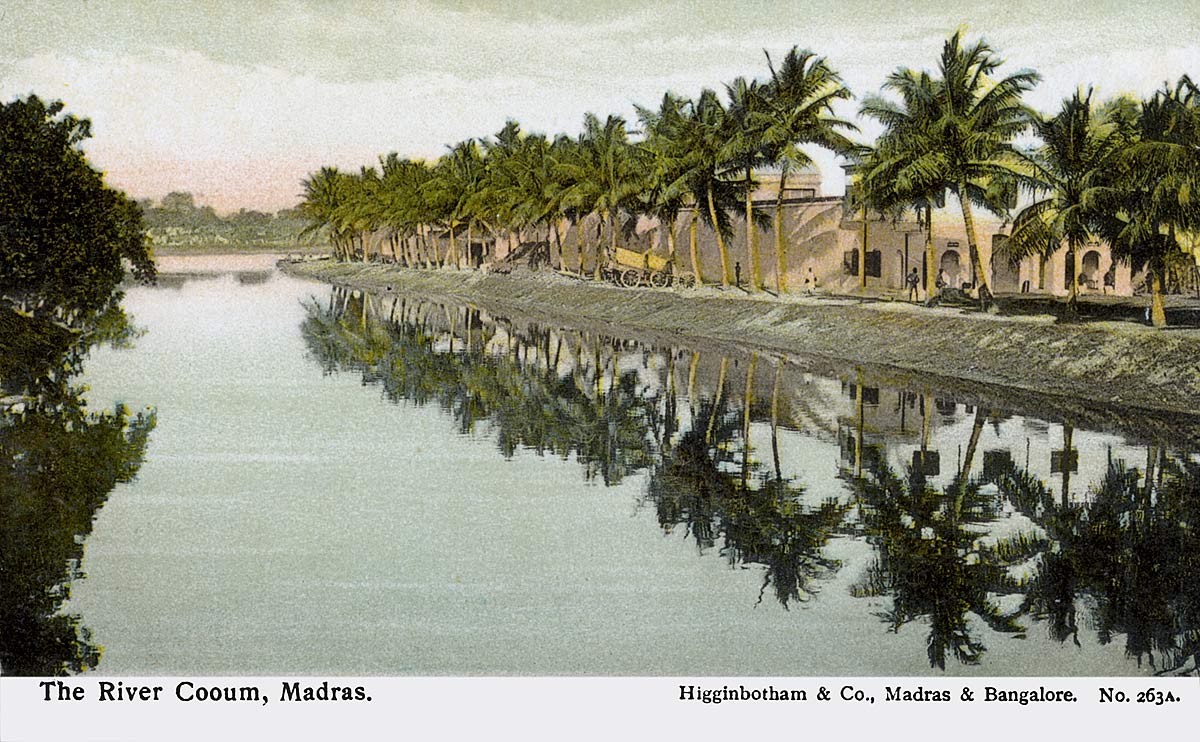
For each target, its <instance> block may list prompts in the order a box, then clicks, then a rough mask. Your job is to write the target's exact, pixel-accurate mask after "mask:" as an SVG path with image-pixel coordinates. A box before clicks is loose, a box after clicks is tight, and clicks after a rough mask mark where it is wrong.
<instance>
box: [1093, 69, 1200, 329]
mask: <svg viewBox="0 0 1200 742" xmlns="http://www.w3.org/2000/svg"><path fill="white" fill-rule="evenodd" d="M1126 121H1131V122H1132V123H1133V126H1134V127H1135V131H1136V141H1135V142H1133V143H1132V144H1131V145H1130V146H1129V147H1128V148H1127V149H1126V151H1125V152H1123V153H1122V155H1121V157H1120V158H1119V162H1118V164H1117V166H1116V167H1115V168H1114V169H1113V172H1112V173H1111V178H1110V182H1109V184H1108V187H1107V188H1105V189H1104V190H1102V191H1101V193H1100V195H1099V197H1098V199H1097V201H1098V208H1099V210H1100V211H1101V212H1102V213H1103V214H1105V215H1106V218H1104V219H1102V220H1101V222H1100V225H1099V231H1100V234H1101V235H1102V236H1103V237H1104V238H1105V239H1106V240H1107V241H1108V243H1109V244H1110V245H1111V246H1112V249H1113V253H1114V255H1115V256H1117V257H1120V258H1122V259H1124V260H1128V261H1129V262H1130V263H1132V265H1133V267H1134V268H1135V269H1139V268H1142V267H1144V268H1145V269H1146V274H1147V282H1148V283H1149V284H1150V290H1151V307H1150V317H1151V323H1152V324H1153V325H1154V326H1155V327H1164V326H1166V324H1167V318H1166V311H1165V309H1164V307H1163V283H1164V280H1165V278H1166V276H1167V274H1168V273H1169V272H1170V271H1171V268H1172V266H1173V264H1179V263H1183V262H1186V261H1190V260H1191V256H1189V255H1187V254H1185V252H1184V250H1183V249H1182V243H1183V241H1184V240H1185V239H1187V238H1191V237H1194V235H1195V233H1196V232H1197V231H1198V230H1200V200H1198V199H1197V194H1200V90H1198V89H1197V86H1196V85H1195V83H1193V82H1192V80H1191V79H1190V78H1188V77H1187V76H1184V77H1183V78H1181V79H1180V80H1179V82H1178V83H1177V84H1176V85H1175V87H1174V88H1171V87H1164V88H1163V89H1161V90H1159V91H1158V92H1157V93H1155V94H1154V95H1153V96H1152V97H1151V98H1150V99H1149V100H1146V101H1143V102H1142V104H1141V106H1140V107H1139V109H1138V110H1137V112H1136V117H1135V118H1134V117H1132V115H1131V116H1130V118H1128V119H1126Z"/></svg>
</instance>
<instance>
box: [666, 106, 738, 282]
mask: <svg viewBox="0 0 1200 742" xmlns="http://www.w3.org/2000/svg"><path fill="white" fill-rule="evenodd" d="M726 118H727V112H726V110H725V106H724V105H723V104H722V103H721V100H720V98H718V97H717V94H716V93H715V92H713V91H712V90H710V89H708V88H705V89H704V90H702V91H701V92H700V97H699V98H697V99H696V100H695V101H692V102H691V103H690V104H689V105H688V106H687V111H686V115H684V116H683V117H682V118H681V119H680V121H679V122H678V127H677V129H676V131H675V132H674V135H675V136H676V137H677V138H678V143H677V147H678V149H679V151H681V152H686V153H687V154H686V156H685V158H684V159H683V160H682V161H681V162H680V176H679V179H678V182H679V184H680V187H681V188H683V189H685V190H686V192H687V193H689V194H690V195H691V197H692V202H693V203H694V204H695V205H696V212H697V216H698V217H699V218H700V219H702V220H703V221H704V222H705V223H706V224H708V226H709V227H711V228H712V230H713V232H714V233H715V234H716V237H717V250H718V251H719V252H720V255H721V284H722V285H723V286H725V287H728V286H729V285H730V284H731V283H732V282H733V275H732V271H731V270H730V265H729V250H728V248H727V247H726V244H725V237H726V236H727V235H729V234H730V233H731V231H732V229H731V226H730V221H729V214H728V210H730V209H733V208H737V206H738V205H739V204H740V203H741V201H742V199H741V191H740V188H739V186H738V184H737V183H733V182H731V181H729V180H728V179H726V177H725V174H726V172H727V170H728V161H727V159H726V157H727V152H728V150H727V146H726V145H727V140H728V132H729V129H728V124H727V122H726ZM695 223H696V220H695V218H693V221H692V224H693V225H694V224H695ZM697 280H699V264H698V263H697Z"/></svg>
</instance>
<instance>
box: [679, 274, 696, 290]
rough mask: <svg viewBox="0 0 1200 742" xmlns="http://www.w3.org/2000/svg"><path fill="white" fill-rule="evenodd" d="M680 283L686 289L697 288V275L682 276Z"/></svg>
mask: <svg viewBox="0 0 1200 742" xmlns="http://www.w3.org/2000/svg"><path fill="white" fill-rule="evenodd" d="M679 283H680V285H682V286H683V287H684V288H685V289H691V288H695V287H696V277H695V276H680V277H679Z"/></svg>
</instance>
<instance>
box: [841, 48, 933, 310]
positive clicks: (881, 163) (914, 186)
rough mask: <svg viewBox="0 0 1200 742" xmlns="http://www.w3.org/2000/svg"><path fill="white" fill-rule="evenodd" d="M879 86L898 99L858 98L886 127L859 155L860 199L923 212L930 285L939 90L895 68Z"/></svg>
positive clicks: (929, 295) (928, 301) (921, 76)
mask: <svg viewBox="0 0 1200 742" xmlns="http://www.w3.org/2000/svg"><path fill="white" fill-rule="evenodd" d="M884 87H885V88H888V89H891V90H893V91H895V92H896V93H898V94H899V95H900V98H901V102H900V103H899V104H896V103H893V102H892V101H890V100H887V99H885V98H882V97H879V96H867V98H866V100H865V101H864V102H863V106H862V113H863V114H865V115H867V116H870V117H871V118H874V119H876V120H878V121H879V122H880V123H882V124H883V125H884V126H885V127H886V130H885V131H884V133H883V135H882V136H880V137H879V139H878V140H877V141H876V143H875V146H874V147H869V148H864V150H863V151H862V153H861V155H860V162H861V163H862V165H861V170H860V177H859V188H860V191H861V198H862V199H863V200H864V202H869V203H871V205H872V206H873V207H874V208H877V209H879V210H883V211H887V210H891V209H904V208H911V209H913V210H914V211H915V212H916V213H917V215H918V218H920V215H921V214H922V213H924V219H923V221H924V232H925V273H926V275H925V280H926V283H925V285H926V286H927V287H932V286H933V285H934V283H935V282H936V280H937V252H936V248H935V246H934V241H933V208H934V206H935V205H936V206H938V207H941V206H944V205H945V194H946V184H945V180H944V179H943V178H941V177H940V175H941V174H940V171H939V168H938V167H937V162H936V156H935V155H934V154H933V149H934V144H933V142H932V137H931V135H930V131H931V130H932V129H933V122H934V121H935V120H936V119H937V115H938V114H937V97H938V90H937V86H936V84H935V82H934V80H933V78H932V77H931V76H930V75H929V74H928V73H926V72H920V73H916V72H913V71H911V70H897V71H896V72H895V73H893V74H892V75H891V76H890V77H889V78H888V81H887V82H886V83H885V85H884ZM933 300H934V294H933V292H932V291H929V292H927V295H926V304H927V305H929V304H932V303H933Z"/></svg>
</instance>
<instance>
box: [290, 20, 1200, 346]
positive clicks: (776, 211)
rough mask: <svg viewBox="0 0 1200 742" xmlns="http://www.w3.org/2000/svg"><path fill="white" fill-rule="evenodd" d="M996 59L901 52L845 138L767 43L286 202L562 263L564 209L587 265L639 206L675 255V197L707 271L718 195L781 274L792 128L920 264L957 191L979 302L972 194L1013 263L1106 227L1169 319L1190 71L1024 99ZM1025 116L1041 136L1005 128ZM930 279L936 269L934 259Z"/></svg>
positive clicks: (1104, 234)
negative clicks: (621, 100)
mask: <svg viewBox="0 0 1200 742" xmlns="http://www.w3.org/2000/svg"><path fill="white" fill-rule="evenodd" d="M1001 64H1002V60H1001V59H1000V58H999V56H998V55H997V54H996V53H995V52H994V51H993V50H992V49H991V48H990V47H989V46H988V45H987V44H986V43H985V42H983V41H977V42H975V43H973V44H968V43H966V42H965V41H964V39H963V38H962V35H961V33H956V34H954V35H953V36H952V37H950V39H948V40H947V41H946V42H945V44H944V46H943V49H942V54H941V56H940V58H939V60H938V65H937V69H936V70H935V71H933V72H929V71H920V72H918V71H915V70H911V69H908V68H900V69H897V70H896V71H895V72H894V73H893V74H892V75H890V76H889V77H888V79H887V81H886V82H885V84H884V91H883V92H884V93H885V94H879V95H869V96H867V97H866V98H865V99H864V100H863V102H862V105H861V108H860V112H861V113H862V114H863V115H864V116H866V117H869V118H872V119H875V120H877V121H878V122H880V123H881V124H882V125H883V127H884V131H883V133H882V134H881V136H880V137H879V138H878V139H877V140H876V142H875V143H874V144H873V145H863V144H860V143H856V142H855V141H854V140H852V139H851V136H852V135H853V134H854V133H855V132H856V131H857V127H855V125H854V124H852V123H851V122H849V121H846V120H844V119H841V118H838V117H837V116H836V115H835V114H834V110H833V107H834V103H835V102H837V101H839V100H846V99H850V98H851V97H852V95H851V93H850V91H849V89H848V88H847V87H846V86H845V85H844V84H843V82H842V80H841V78H840V76H839V75H838V73H837V72H836V71H835V70H834V69H833V68H832V67H830V65H829V64H828V63H827V62H826V60H824V59H823V58H820V57H817V56H815V55H814V54H812V53H811V52H808V51H801V50H800V49H798V48H793V49H792V50H791V51H789V52H788V53H787V55H786V56H785V57H784V58H783V59H782V60H781V61H780V63H779V64H778V65H776V64H775V62H774V61H773V60H772V59H771V58H770V56H769V55H767V69H768V75H767V76H766V77H765V78H763V79H755V80H747V79H745V78H738V79H736V80H734V81H733V82H731V83H728V84H726V85H725V86H724V95H723V96H722V95H721V94H719V93H718V92H716V91H714V90H711V89H705V90H703V91H701V93H700V95H699V96H698V97H697V98H695V99H689V98H686V97H681V96H678V95H675V94H673V93H669V92H668V93H666V94H664V96H663V98H662V100H661V101H660V103H659V104H658V106H657V107H656V108H653V107H641V106H638V107H637V112H638V124H639V126H640V130H639V131H638V132H636V133H635V132H633V131H631V129H630V124H629V122H627V121H626V120H625V119H623V118H622V117H620V116H615V115H610V116H608V117H607V118H605V119H604V120H601V119H600V118H599V117H597V116H595V115H593V114H590V113H589V114H588V115H587V116H586V117H585V118H584V125H583V129H582V131H581V133H580V134H579V135H578V136H575V137H571V136H568V135H565V134H559V135H557V136H554V137H547V136H546V135H543V134H531V133H527V132H524V131H522V130H521V128H520V125H519V124H518V123H517V122H515V121H509V122H508V123H507V124H506V125H505V127H504V128H503V129H502V130H501V131H500V132H498V133H497V134H496V135H495V136H494V137H492V138H488V139H483V140H475V139H468V140H465V141H463V142H459V143H457V144H454V145H452V146H450V147H449V149H448V151H447V153H446V154H445V155H443V156H442V157H440V158H439V159H438V160H436V161H435V162H425V161H419V160H410V159H403V158H400V157H399V156H397V155H395V154H390V155H388V156H387V157H385V158H381V161H380V164H379V167H364V168H362V169H361V171H360V172H358V173H345V172H341V171H339V170H337V169H336V168H332V167H326V168H322V169H321V170H320V171H318V172H316V173H314V174H313V175H312V176H310V177H309V178H308V179H307V180H306V181H305V184H304V185H305V198H304V202H303V204H302V205H301V209H302V211H303V213H304V214H305V216H306V217H307V218H308V219H309V221H310V225H311V226H310V229H311V230H328V232H329V234H330V236H331V240H332V242H333V245H334V248H335V252H336V254H337V256H338V258H339V259H342V260H351V259H354V258H355V257H358V258H361V259H362V260H364V261H365V260H369V259H370V258H371V255H372V251H374V252H375V254H376V255H382V254H383V253H382V244H381V243H382V240H388V241H390V244H391V251H390V252H391V255H393V256H395V259H397V260H398V261H400V262H402V263H404V264H405V265H406V266H422V267H441V266H446V265H449V266H454V267H458V266H460V265H462V264H463V263H464V258H469V254H468V255H464V251H463V249H461V248H460V240H462V241H463V244H465V245H466V246H468V247H467V248H466V249H467V250H468V251H469V250H471V249H472V248H471V247H469V246H471V245H474V244H476V243H475V239H476V235H481V236H483V237H484V242H485V243H492V242H495V241H500V240H508V241H510V242H514V243H516V244H521V243H523V242H543V243H544V244H545V245H547V246H550V245H553V247H554V252H555V253H556V255H557V262H558V267H559V268H560V269H564V268H567V266H566V264H565V258H564V246H563V241H564V235H565V232H567V231H569V230H570V228H571V227H572V226H573V227H574V229H575V239H576V245H575V252H576V255H577V264H576V266H575V267H576V268H577V269H578V270H579V272H580V273H583V271H584V255H585V253H589V254H590V255H591V256H592V259H591V264H592V270H593V273H594V275H595V276H596V277H597V278H598V277H599V276H600V273H601V268H602V266H603V265H605V264H606V263H607V262H608V261H611V260H612V258H613V255H614V253H615V250H616V248H617V246H618V244H619V243H620V242H621V241H622V239H625V238H627V237H628V236H629V235H630V234H631V233H632V231H633V228H634V225H635V224H636V220H637V218H638V217H639V216H650V217H654V218H657V219H658V221H659V223H660V224H661V225H663V226H664V227H665V232H666V236H667V251H668V260H669V261H670V264H671V265H672V266H673V267H674V266H676V265H677V264H678V256H677V246H676V234H677V232H676V226H677V221H678V220H679V219H680V217H681V215H684V214H690V218H688V219H687V222H688V225H689V228H688V235H689V253H690V254H689V258H690V264H691V266H692V270H693V271H694V273H695V274H696V275H695V277H696V279H697V280H699V281H700V282H703V281H704V276H703V275H702V270H701V264H700V256H699V248H698V243H697V238H696V229H697V225H698V223H703V224H705V225H706V226H707V227H708V228H710V229H712V230H713V232H714V233H715V235H716V242H717V249H718V252H719V253H720V266H721V268H720V273H721V276H720V281H721V284H722V285H723V286H729V285H731V284H732V283H733V282H734V272H733V271H732V270H731V261H730V246H729V241H730V239H731V237H732V234H733V223H734V222H733V219H734V217H733V216H732V215H733V214H737V213H739V212H743V213H744V218H745V221H746V224H747V225H748V228H747V229H746V230H745V240H746V245H745V254H746V256H747V257H748V259H749V262H750V266H749V268H750V275H749V279H750V280H749V287H750V289H751V290H752V291H758V290H760V289H762V288H763V266H762V261H761V250H760V245H759V244H758V239H759V232H760V230H762V231H764V232H769V233H771V234H773V235H774V239H775V246H774V247H775V249H774V253H775V261H776V266H775V270H774V271H773V272H774V275H775V284H776V285H775V289H776V290H777V291H778V292H780V293H783V292H786V291H787V271H786V266H787V259H788V256H787V250H788V243H787V237H786V232H785V229H784V224H783V219H784V208H783V199H784V194H785V188H786V185H787V179H788V176H789V174H791V173H793V172H795V171H796V170H797V169H798V168H803V167H805V166H807V165H809V164H810V162H811V160H810V157H809V155H808V154H807V153H806V150H805V148H806V147H810V146H817V147H823V148H826V149H828V150H831V151H833V152H835V153H837V154H839V155H841V156H843V157H845V158H847V159H848V160H850V161H851V162H852V163H854V164H855V165H856V170H857V175H856V179H857V183H856V185H855V187H856V188H857V189H858V191H859V193H860V194H861V196H862V200H861V202H862V209H863V211H864V222H865V221H866V218H865V217H866V214H865V212H866V211H867V210H871V211H874V212H877V213H883V214H892V215H895V216H897V217H899V216H901V215H903V213H904V212H906V211H907V212H910V213H915V214H917V215H918V217H919V218H923V221H924V227H925V235H926V250H927V251H928V253H929V255H928V259H927V261H926V265H927V267H928V270H929V271H930V272H931V273H932V272H935V271H936V270H937V268H936V265H937V262H936V260H935V259H934V258H935V255H934V254H933V250H934V247H933V245H934V243H933V235H932V227H933V222H932V210H933V208H935V207H940V206H943V205H945V203H946V199H947V195H948V194H953V196H954V197H955V198H956V200H957V201H958V203H959V206H960V209H961V212H962V219H963V225H964V227H965V230H966V238H967V242H968V247H969V252H970V259H971V260H972V263H973V266H974V268H975V275H976V276H977V277H978V280H979V284H978V294H979V299H980V302H981V304H982V305H983V306H984V307H985V308H986V307H987V306H988V305H989V304H990V302H991V297H992V293H991V289H990V286H989V285H988V281H987V276H988V272H987V271H986V270H985V266H984V265H983V262H982V259H981V257H980V253H979V247H978V236H977V233H976V226H975V211H976V209H980V208H981V209H985V210H988V211H991V212H993V213H995V214H998V215H1001V216H1003V217H1005V218H1006V219H1011V220H1012V222H1013V230H1012V235H1011V238H1010V239H1009V240H1008V242H1007V248H1006V255H1007V257H1008V259H1009V260H1011V261H1013V262H1014V263H1015V262H1018V261H1019V260H1020V259H1022V258H1024V257H1027V256H1030V255H1040V256H1042V257H1045V256H1047V255H1049V254H1050V253H1053V252H1055V251H1057V250H1058V249H1060V248H1061V247H1062V246H1063V245H1064V244H1065V245H1066V248H1067V250H1068V264H1073V263H1072V261H1073V260H1074V257H1075V254H1076V251H1077V249H1078V247H1079V246H1080V245H1081V244H1084V243H1086V242H1087V241H1089V240H1091V239H1094V238H1097V237H1099V238H1102V239H1104V240H1106V241H1107V242H1108V243H1109V244H1110V245H1111V247H1112V250H1113V255H1114V257H1115V258H1118V259H1123V260H1126V261H1129V262H1131V263H1132V264H1133V268H1134V269H1135V270H1142V269H1143V268H1144V269H1145V270H1146V274H1147V277H1148V283H1149V284H1150V286H1151V288H1152V291H1153V301H1152V318H1153V321H1154V324H1155V325H1157V326H1161V325H1164V324H1165V323H1166V319H1165V314H1164V310H1163V304H1162V287H1163V283H1164V278H1165V277H1166V276H1167V275H1168V274H1169V273H1170V272H1171V271H1172V270H1173V269H1175V268H1176V267H1177V266H1179V265H1180V264H1181V262H1182V261H1184V260H1187V259H1191V258H1192V256H1191V255H1189V254H1188V249H1189V246H1191V247H1190V249H1191V250H1193V251H1194V243H1195V241H1196V238H1195V235H1196V234H1197V233H1198V232H1200V201H1198V200H1197V198H1196V195H1195V194H1200V182H1197V180H1198V178H1200V175H1198V174H1200V91H1198V89H1197V86H1196V85H1195V83H1193V82H1192V80H1191V79H1189V78H1188V77H1186V76H1184V77H1183V78H1181V79H1180V80H1179V82H1178V83H1177V84H1176V85H1174V86H1173V87H1170V86H1165V87H1164V88H1162V89H1161V90H1159V91H1158V92H1156V93H1155V94H1154V95H1153V96H1151V97H1150V98H1149V99H1147V100H1144V101H1135V100H1133V99H1131V98H1128V97H1119V98H1116V99H1113V100H1111V101H1107V102H1104V103H1099V104H1097V103H1094V102H1093V100H1092V97H1093V96H1092V92H1091V91H1090V90H1088V91H1087V92H1082V91H1081V92H1077V93H1076V94H1075V95H1074V96H1072V97H1071V98H1069V99H1067V100H1066V101H1064V103H1063V106H1062V109H1061V110H1060V111H1058V112H1057V113H1055V114H1054V115H1052V116H1049V117H1046V116H1042V115H1040V114H1039V113H1037V112H1036V111H1034V110H1033V109H1031V108H1030V107H1029V106H1028V105H1026V104H1025V103H1024V102H1023V96H1024V94H1025V93H1027V92H1028V91H1030V90H1031V89H1032V88H1033V87H1034V86H1035V85H1036V84H1037V82H1038V80H1039V75H1038V74H1037V73H1036V72H1033V71H1031V70H1021V71H1018V72H1016V73H1013V74H1010V75H1007V76H1004V77H1002V78H999V79H996V78H995V73H996V71H997V70H998V68H999V67H1000V66H1001ZM1030 134H1032V135H1035V136H1036V137H1037V139H1039V140H1040V144H1039V145H1038V146H1036V147H1022V146H1019V142H1020V141H1021V140H1022V138H1023V137H1027V136H1028V135H1030ZM763 169H772V170H775V171H778V173H779V188H778V191H777V193H778V196H777V201H776V203H775V204H774V207H773V208H770V207H764V206H762V205H757V206H756V205H755V204H754V202H753V193H754V190H755V171H756V170H757V171H761V170H763ZM1022 194H1024V195H1025V199H1024V201H1023V202H1022V204H1023V205H1024V208H1021V209H1019V210H1018V209H1017V205H1018V198H1019V196H1021V195H1022ZM771 212H773V213H771ZM751 224H753V225H755V226H756V227H757V228H749V225H751ZM443 238H446V240H445V246H444V247H443ZM863 239H864V242H865V241H866V236H865V234H864V238H863ZM376 243H380V244H378V245H376ZM547 251H548V252H549V248H547ZM547 257H552V256H549V255H548V256H547ZM860 262H863V261H860ZM927 279H928V285H933V284H934V282H935V276H934V275H930V276H928V277H927ZM1074 283H1075V282H1074V281H1073V282H1072V287H1071V295H1070V297H1069V301H1068V304H1069V306H1070V307H1071V308H1072V309H1074V306H1075V301H1076V287H1075V285H1074Z"/></svg>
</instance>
